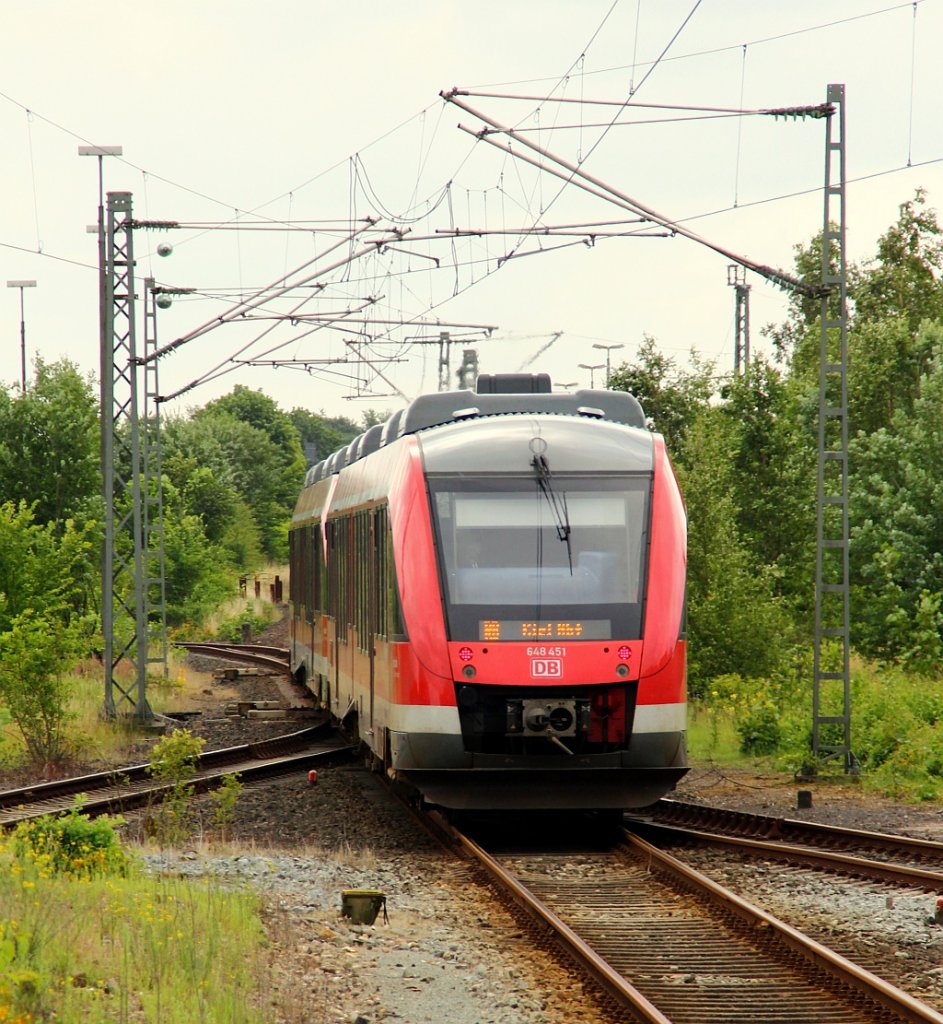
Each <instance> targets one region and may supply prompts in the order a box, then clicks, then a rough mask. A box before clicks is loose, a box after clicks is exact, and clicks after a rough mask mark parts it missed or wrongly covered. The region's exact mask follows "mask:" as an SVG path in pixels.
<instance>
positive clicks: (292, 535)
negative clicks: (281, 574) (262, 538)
mask: <svg viewBox="0 0 943 1024" xmlns="http://www.w3.org/2000/svg"><path fill="white" fill-rule="evenodd" d="M297 550H298V531H297V530H290V531H289V533H288V600H289V601H290V602H291V604H292V609H293V614H295V615H297V614H298V562H297Z"/></svg>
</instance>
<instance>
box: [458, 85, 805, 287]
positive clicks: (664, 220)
mask: <svg viewBox="0 0 943 1024" xmlns="http://www.w3.org/2000/svg"><path fill="white" fill-rule="evenodd" d="M443 98H444V99H446V100H448V101H449V102H451V103H454V104H455V105H456V106H458V107H459V108H460V109H462V110H464V111H465V112H466V113H468V114H471V115H472V116H473V117H476V118H478V119H479V120H480V121H483V122H484V123H485V124H488V125H491V127H492V128H494V129H496V130H497V131H498V132H499V133H501V134H506V135H508V136H509V137H510V138H512V139H514V140H516V141H519V142H521V143H522V144H523V145H524V146H526V147H528V148H529V149H531V150H533V151H534V152H536V153H538V154H539V155H540V156H541V157H543V158H544V159H547V160H551V161H553V162H554V163H556V164H558V165H559V166H560V167H562V168H563V172H557V171H554V170H553V169H552V168H548V167H543V166H541V169H542V170H547V171H549V172H550V173H553V174H555V175H556V176H557V177H563V178H564V179H565V180H566V181H567V182H569V181H571V180H573V179H574V178H580V179H581V181H580V182H576V184H577V185H578V186H579V187H580V188H584V184H583V183H584V182H588V183H589V184H590V185H592V186H593V188H592V189H587V191H591V192H592V193H593V194H595V195H598V196H601V197H602V198H606V199H607V201H609V202H613V203H615V205H617V206H621V207H623V208H624V209H629V210H632V211H634V212H636V213H639V214H641V215H642V216H644V217H647V218H648V219H650V220H651V221H653V222H654V223H656V224H660V225H662V227H665V228H670V229H671V230H673V231H675V232H677V233H678V234H680V235H683V236H684V237H685V238H688V239H690V240H691V241H693V242H697V243H698V244H699V245H703V246H705V247H707V248H709V249H713V250H714V252H716V253H718V254H719V255H722V256H724V257H726V258H727V259H729V260H731V261H733V262H734V263H738V264H740V266H743V267H746V268H747V269H748V270H752V271H754V273H757V274H759V275H760V276H761V277H764V278H766V279H767V280H769V281H772V282H773V283H774V284H777V285H779V286H785V287H788V288H792V289H794V290H796V291H798V292H801V293H802V294H814V295H818V294H819V289H818V288H812V287H811V286H810V285H808V284H806V283H805V282H803V281H800V280H799V279H798V278H795V277H793V276H792V275H791V274H787V273H786V272H785V271H782V270H777V269H774V268H773V267H768V266H765V265H764V264H760V263H757V262H756V261H754V260H751V259H749V258H747V257H745V256H741V255H740V254H738V253H735V252H733V251H732V250H730V249H727V248H725V247H723V246H720V245H718V244H717V243H715V242H711V241H710V240H708V239H706V238H702V237H701V236H700V235H698V234H696V233H695V232H693V231H691V230H690V229H688V228H686V227H684V225H682V224H679V223H678V222H676V221H673V220H671V218H669V217H667V216H665V215H664V214H661V213H657V212H656V211H655V210H653V209H652V208H651V207H648V206H646V205H645V204H643V203H641V202H639V201H638V200H636V199H632V198H631V197H629V196H627V195H626V194H625V193H623V192H621V191H619V190H618V189H616V188H614V187H613V186H611V185H608V184H606V183H605V182H603V181H601V180H599V179H598V178H596V177H594V176H593V175H591V174H588V173H587V172H585V171H583V170H581V169H580V168H579V167H576V166H575V165H574V164H571V163H570V162H569V161H567V160H565V159H564V158H563V157H560V156H557V155H556V154H553V153H551V152H549V151H548V150H544V149H542V148H541V147H539V146H537V145H536V144H535V143H533V142H531V141H529V140H528V139H526V138H522V137H521V136H520V135H519V134H518V133H517V132H516V131H515V130H514V129H513V128H508V127H507V126H505V125H502V124H500V123H499V122H497V121H495V120H494V119H493V118H491V117H489V116H487V115H485V114H483V113H481V112H480V111H478V110H476V109H474V108H473V107H470V106H469V105H468V104H466V103H463V102H462V101H461V100H459V99H457V98H455V97H452V96H448V95H446V96H444V97H443ZM459 127H460V128H461V129H462V130H463V131H466V132H468V133H469V134H476V135H477V136H478V137H479V138H481V139H482V141H484V142H489V143H492V144H493V145H496V144H495V143H494V142H493V140H492V139H491V138H489V137H488V136H487V135H484V134H482V133H481V132H473V131H472V129H470V128H466V127H465V126H464V125H459ZM497 148H499V149H504V150H506V151H507V152H509V153H510V154H511V155H512V156H514V157H515V158H520V159H525V160H527V159H528V158H526V157H524V156H523V155H522V154H520V153H518V152H517V151H516V150H514V149H513V148H512V147H510V146H508V147H504V146H500V145H498V147H497ZM528 162H531V163H533V162H534V161H528ZM538 166H540V165H538ZM564 172H565V173H564Z"/></svg>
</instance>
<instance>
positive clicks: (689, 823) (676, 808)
mask: <svg viewBox="0 0 943 1024" xmlns="http://www.w3.org/2000/svg"><path fill="white" fill-rule="evenodd" d="M626 823H627V825H628V827H629V828H630V829H631V831H633V832H634V833H636V834H638V835H641V836H643V837H646V838H648V839H649V840H651V841H652V842H654V843H656V844H657V845H659V846H671V847H685V846H688V847H690V846H695V845H696V846H699V847H706V848H711V849H726V850H729V851H733V852H736V853H739V854H742V855H745V856H754V857H763V858H764V859H766V860H777V861H781V862H784V863H789V864H793V865H796V866H799V867H806V868H808V867H812V868H818V869H822V870H826V871H830V872H834V873H838V874H843V875H850V876H854V877H858V878H867V879H871V880H873V881H878V882H881V883H883V884H893V885H905V886H910V887H913V888H918V889H922V890H924V891H926V892H935V893H940V894H943V844H941V843H936V842H932V841H930V840H926V839H914V838H912V837H910V836H899V835H891V834H887V833H879V832H871V831H867V830H863V829H849V828H839V827H836V826H834V825H819V824H816V823H814V822H804V821H795V820H792V819H786V818H778V819H777V818H772V817H766V816H763V815H756V814H746V813H741V812H738V811H728V810H725V809H720V808H711V807H703V806H699V805H696V804H682V803H679V802H676V801H672V800H662V801H659V803H658V804H656V805H655V806H654V808H653V809H652V812H651V814H650V815H644V816H640V815H630V816H628V817H627V818H626Z"/></svg>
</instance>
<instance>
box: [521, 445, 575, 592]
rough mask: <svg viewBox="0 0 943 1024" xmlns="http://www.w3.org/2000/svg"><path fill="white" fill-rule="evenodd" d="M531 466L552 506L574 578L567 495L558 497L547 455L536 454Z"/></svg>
mask: <svg viewBox="0 0 943 1024" xmlns="http://www.w3.org/2000/svg"><path fill="white" fill-rule="evenodd" d="M530 464H531V466H532V467H533V470H534V475H535V476H536V477H537V486H538V487H539V488H540V490H541V492H542V493H543V496H544V497H545V498H546V499H547V504H549V505H550V509H551V511H552V512H553V518H554V527H555V528H556V531H557V538H558V540H561V541H563V542H564V543H565V544H566V558H567V562H568V563H569V566H570V575H571V576H572V575H573V548H572V546H571V545H570V514H569V512H568V510H567V507H566V494H565V493H564V494H561V495H557V492H556V491H555V490H554V489H553V483H552V481H551V478H550V463H549V462H547V458H546V456H545V455H542V454H541V455H536V454H535V455H534V457H533V458H532V459H531V460H530Z"/></svg>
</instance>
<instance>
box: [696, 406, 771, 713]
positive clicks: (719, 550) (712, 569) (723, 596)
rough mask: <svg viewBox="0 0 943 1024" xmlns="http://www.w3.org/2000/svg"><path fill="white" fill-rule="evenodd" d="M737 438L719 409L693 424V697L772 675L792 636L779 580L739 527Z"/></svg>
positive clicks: (703, 412) (707, 411) (708, 410)
mask: <svg viewBox="0 0 943 1024" xmlns="http://www.w3.org/2000/svg"><path fill="white" fill-rule="evenodd" d="M734 442H735V438H734V437H733V436H732V435H731V433H730V431H729V430H728V429H727V427H726V424H725V423H724V422H723V418H722V414H721V413H720V412H719V411H718V410H716V409H706V410H704V411H702V412H701V414H700V415H699V416H698V417H697V418H696V419H695V420H694V422H693V423H692V424H690V426H689V427H688V432H687V439H686V445H685V451H684V452H683V453H682V456H683V457H682V459H681V463H680V465H679V473H678V476H679V480H680V483H681V488H682V491H683V493H684V495H685V501H686V505H687V510H688V652H689V678H690V685H691V693H692V695H694V696H703V695H704V694H705V693H706V692H707V689H708V682H709V680H710V679H712V678H714V677H716V676H721V675H727V674H729V673H737V674H739V675H741V676H743V677H745V678H746V677H764V676H768V675H770V674H772V673H774V672H776V671H778V670H779V669H781V668H782V666H783V665H784V664H785V660H786V657H787V653H788V642H789V637H790V634H791V630H790V628H789V623H788V619H787V616H786V615H785V613H784V610H783V608H782V605H781V602H780V601H779V599H778V598H777V597H776V596H775V575H774V573H773V572H772V571H771V570H770V569H769V568H768V567H767V566H764V565H762V564H761V563H759V562H758V561H757V558H756V555H755V554H754V553H753V552H752V551H751V549H750V547H749V545H748V544H746V543H744V541H743V539H742V537H741V536H740V533H739V530H738V526H737V523H738V519H739V511H740V510H739V509H738V508H737V506H736V503H735V501H734V499H733V496H732V495H733V487H732V485H731V475H732V470H731V467H732V465H733V458H734V455H735V443H734Z"/></svg>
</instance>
